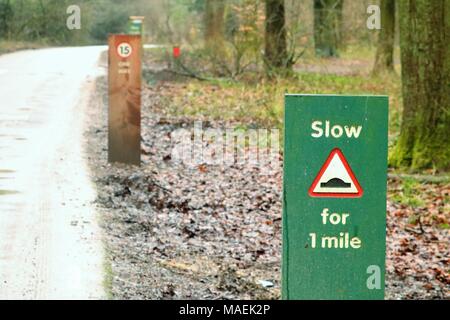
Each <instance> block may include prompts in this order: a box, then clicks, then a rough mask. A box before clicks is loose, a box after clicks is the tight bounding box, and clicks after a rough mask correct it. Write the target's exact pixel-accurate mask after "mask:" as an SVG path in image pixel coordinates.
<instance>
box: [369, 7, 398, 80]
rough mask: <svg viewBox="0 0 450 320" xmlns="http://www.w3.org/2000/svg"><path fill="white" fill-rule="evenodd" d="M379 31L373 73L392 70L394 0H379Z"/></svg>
mask: <svg viewBox="0 0 450 320" xmlns="http://www.w3.org/2000/svg"><path fill="white" fill-rule="evenodd" d="M380 9H381V31H380V32H379V34H378V46H377V53H376V56H375V64H374V67H373V73H375V74H377V73H381V72H383V71H389V72H393V71H394V40H395V0H381V8H380Z"/></svg>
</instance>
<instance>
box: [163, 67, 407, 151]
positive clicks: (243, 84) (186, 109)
mask: <svg viewBox="0 0 450 320" xmlns="http://www.w3.org/2000/svg"><path fill="white" fill-rule="evenodd" d="M400 87H401V86H400V79H399V77H398V76H397V75H383V76H378V77H371V78H368V77H366V76H362V75H361V76H359V75H334V74H318V73H297V74H296V75H295V76H294V77H292V78H278V79H275V80H273V81H270V82H268V81H267V80H264V79H262V80H261V81H252V80H250V81H248V80H247V81H220V80H214V81H198V80H192V81H189V82H188V83H185V84H182V85H178V86H175V88H174V90H173V92H172V93H171V94H168V95H166V99H167V101H166V106H167V108H169V110H168V111H169V113H171V114H173V115H178V116H182V115H185V116H193V117H198V118H203V119H214V120H225V121H233V122H238V123H245V124H247V125H250V126H252V127H263V128H279V129H282V125H283V108H284V94H285V93H310V94H376V95H380V94H381V95H388V96H389V99H390V115H389V116H390V126H389V129H390V134H389V136H390V145H393V143H394V141H395V139H396V136H397V135H398V132H399V129H400V114H401V96H400V92H401V88H400Z"/></svg>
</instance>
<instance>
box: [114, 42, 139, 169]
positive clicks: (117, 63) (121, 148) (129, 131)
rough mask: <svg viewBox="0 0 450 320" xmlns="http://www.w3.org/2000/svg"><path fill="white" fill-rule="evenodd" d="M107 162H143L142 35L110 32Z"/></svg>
mask: <svg viewBox="0 0 450 320" xmlns="http://www.w3.org/2000/svg"><path fill="white" fill-rule="evenodd" d="M108 44H109V58H108V61H109V79H108V80H109V113H108V161H109V162H121V163H126V164H135V165H140V163H141V50H142V44H141V36H140V35H110V36H109V39H108Z"/></svg>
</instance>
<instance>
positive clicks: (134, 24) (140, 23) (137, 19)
mask: <svg viewBox="0 0 450 320" xmlns="http://www.w3.org/2000/svg"><path fill="white" fill-rule="evenodd" d="M144 19H145V17H143V16H130V18H129V19H128V34H133V35H140V36H143V35H144Z"/></svg>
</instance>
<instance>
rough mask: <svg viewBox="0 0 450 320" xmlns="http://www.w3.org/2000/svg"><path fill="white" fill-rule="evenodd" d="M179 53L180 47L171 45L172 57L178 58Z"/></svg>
mask: <svg viewBox="0 0 450 320" xmlns="http://www.w3.org/2000/svg"><path fill="white" fill-rule="evenodd" d="M180 55H181V50H180V47H173V57H174V58H175V59H178V58H179V57H180Z"/></svg>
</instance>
